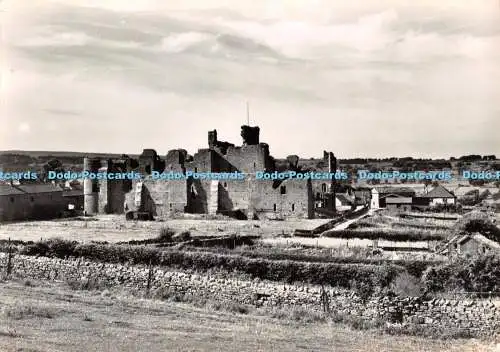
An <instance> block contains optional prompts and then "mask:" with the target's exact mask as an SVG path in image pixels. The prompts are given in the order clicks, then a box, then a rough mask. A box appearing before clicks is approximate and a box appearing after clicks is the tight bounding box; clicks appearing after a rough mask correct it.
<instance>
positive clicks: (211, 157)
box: [84, 126, 336, 219]
mask: <svg viewBox="0 0 500 352" xmlns="http://www.w3.org/2000/svg"><path fill="white" fill-rule="evenodd" d="M259 133H260V130H259V127H251V126H242V127H241V137H242V139H243V144H242V145H241V146H235V145H234V144H232V143H228V142H225V141H219V140H218V136H217V131H216V130H213V131H209V132H208V148H203V149H199V150H198V151H197V153H195V154H194V156H191V155H189V154H188V153H187V151H186V150H184V149H174V150H170V151H169V152H168V153H167V155H166V156H165V158H161V157H160V156H159V155H158V154H157V153H156V151H155V150H153V149H144V150H143V152H142V154H141V155H140V156H139V157H138V158H137V159H132V158H129V157H127V156H126V155H124V156H123V157H122V158H120V159H107V160H106V159H97V158H85V160H84V170H85V171H90V172H108V173H109V172H130V171H136V172H139V173H141V174H142V175H143V178H142V179H138V180H130V179H127V180H107V179H101V180H95V179H85V180H84V197H85V200H84V204H85V213H86V214H87V215H93V214H124V213H127V212H132V211H135V212H147V213H150V214H151V215H152V216H154V217H156V218H169V217H171V216H173V215H174V214H176V213H192V214H210V215H215V214H223V215H227V216H230V217H234V218H238V219H286V218H306V219H310V218H314V216H315V201H316V202H317V201H318V197H320V200H321V202H322V203H323V205H322V207H323V208H324V209H329V210H330V211H331V212H334V211H335V201H334V198H332V196H333V194H334V182H335V181H333V180H332V181H322V182H318V181H311V180H300V179H285V180H279V181H276V180H275V181H273V180H256V179H255V173H256V172H257V171H265V172H273V171H276V170H277V169H276V163H275V159H274V158H273V157H272V156H271V155H270V153H269V146H268V145H267V144H266V143H260V140H259ZM323 160H324V163H323V164H324V167H325V169H327V170H325V171H332V172H335V170H336V159H335V157H334V155H333V153H327V152H324V157H323ZM287 161H288V163H289V165H288V169H289V170H294V169H297V166H298V162H299V158H298V156H290V157H288V158H287ZM153 171H157V172H160V173H163V172H170V171H173V172H177V173H182V174H184V175H185V174H186V173H187V172H188V171H192V172H195V173H197V172H198V173H200V172H214V173H220V172H225V173H231V172H235V171H237V172H241V173H244V174H245V175H246V177H245V178H244V179H241V180H240V179H228V180H206V179H194V178H192V177H188V178H183V179H179V180H168V181H165V180H158V179H153V178H152V177H151V174H152V172H153ZM280 171H283V170H280Z"/></svg>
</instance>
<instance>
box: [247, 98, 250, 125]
mask: <svg viewBox="0 0 500 352" xmlns="http://www.w3.org/2000/svg"><path fill="white" fill-rule="evenodd" d="M247 126H250V105H249V104H248V100H247Z"/></svg>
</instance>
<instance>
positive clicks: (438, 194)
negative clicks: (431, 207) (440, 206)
mask: <svg viewBox="0 0 500 352" xmlns="http://www.w3.org/2000/svg"><path fill="white" fill-rule="evenodd" d="M424 197H426V198H455V195H454V194H453V193H451V192H450V191H448V190H447V189H446V188H444V187H443V186H441V185H438V186H436V187H434V188H433V189H432V190H431V191H430V192H429V193H427V194H424Z"/></svg>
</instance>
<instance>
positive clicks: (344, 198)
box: [335, 193, 352, 205]
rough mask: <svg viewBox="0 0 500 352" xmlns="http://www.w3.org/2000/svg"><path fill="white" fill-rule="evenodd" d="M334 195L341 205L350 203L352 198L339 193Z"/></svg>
mask: <svg viewBox="0 0 500 352" xmlns="http://www.w3.org/2000/svg"><path fill="white" fill-rule="evenodd" d="M335 197H336V198H337V199H338V200H339V201H340V203H341V204H342V205H352V200H351V199H349V197H348V196H347V195H346V194H343V193H339V194H336V195H335Z"/></svg>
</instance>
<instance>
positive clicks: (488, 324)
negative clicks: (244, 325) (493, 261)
mask: <svg viewBox="0 0 500 352" xmlns="http://www.w3.org/2000/svg"><path fill="white" fill-rule="evenodd" d="M7 262H8V260H7V255H6V254H5V253H0V270H2V272H5V270H6V267H7ZM11 267H12V274H13V275H14V276H18V277H23V278H32V279H47V280H73V281H81V282H86V281H88V280H91V279H98V280H100V281H101V282H104V283H105V284H107V285H110V286H114V285H119V286H124V287H129V288H134V289H138V290H142V289H144V290H146V288H147V286H148V281H149V284H150V287H149V288H150V290H151V292H155V291H156V292H159V293H160V294H161V292H162V291H164V292H165V294H167V295H172V294H180V295H188V296H189V295H191V296H196V297H199V298H206V299H212V300H229V301H234V302H237V303H242V304H251V305H255V306H267V307H279V308H285V309H286V308H293V307H302V308H306V309H311V310H323V309H324V302H325V301H324V299H322V297H323V298H324V297H325V296H324V295H323V296H322V293H323V292H326V293H327V295H326V296H327V297H328V308H329V310H330V312H332V313H336V314H342V315H346V316H356V317H360V318H363V319H366V320H380V319H382V320H385V321H387V322H393V323H413V324H421V325H422V326H427V327H433V326H435V327H440V328H455V329H457V328H458V329H468V330H474V331H475V332H480V333H484V334H491V333H495V332H500V331H499V330H500V309H499V308H498V307H496V305H495V304H494V303H493V302H492V301H490V300H448V299H432V300H424V299H421V298H413V297H407V298H400V297H397V298H395V297H374V298H372V299H370V300H368V301H363V300H362V299H361V298H360V297H358V296H357V295H356V294H354V293H352V292H349V291H344V290H337V289H334V288H331V287H325V288H324V291H323V288H322V287H320V286H317V285H303V286H301V285H291V284H283V283H277V282H269V281H260V280H254V281H252V280H241V279H235V278H228V277H224V275H222V274H216V275H207V274H203V275H201V274H193V273H186V272H180V271H174V270H171V269H169V268H164V267H151V268H148V267H147V266H144V265H121V264H109V263H96V262H90V261H84V260H81V259H66V260H65V259H55V258H45V257H30V256H22V255H16V256H15V257H13V259H12V261H11ZM148 278H150V280H148Z"/></svg>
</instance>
